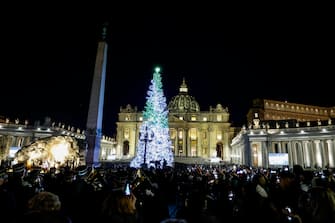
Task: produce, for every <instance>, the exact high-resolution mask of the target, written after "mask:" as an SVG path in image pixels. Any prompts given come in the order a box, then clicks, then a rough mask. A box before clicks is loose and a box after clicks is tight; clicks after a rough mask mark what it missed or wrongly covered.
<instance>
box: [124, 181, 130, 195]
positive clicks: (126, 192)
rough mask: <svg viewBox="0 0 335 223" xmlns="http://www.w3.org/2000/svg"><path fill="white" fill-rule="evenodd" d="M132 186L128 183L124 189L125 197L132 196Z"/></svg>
mask: <svg viewBox="0 0 335 223" xmlns="http://www.w3.org/2000/svg"><path fill="white" fill-rule="evenodd" d="M130 193H131V192H130V184H129V183H126V185H125V188H124V194H125V195H130Z"/></svg>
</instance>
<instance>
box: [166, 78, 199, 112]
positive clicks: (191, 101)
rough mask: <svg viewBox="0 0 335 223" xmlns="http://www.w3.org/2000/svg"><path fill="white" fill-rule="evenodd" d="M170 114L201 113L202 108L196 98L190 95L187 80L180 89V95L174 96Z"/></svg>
mask: <svg viewBox="0 0 335 223" xmlns="http://www.w3.org/2000/svg"><path fill="white" fill-rule="evenodd" d="M168 108H169V112H176V113H180V112H199V111H200V106H199V104H198V102H197V101H196V100H195V98H194V97H192V96H190V95H188V88H187V85H186V83H185V79H184V80H183V83H182V84H181V86H180V88H179V94H178V95H176V96H174V97H173V98H172V99H171V101H170V102H169V105H168Z"/></svg>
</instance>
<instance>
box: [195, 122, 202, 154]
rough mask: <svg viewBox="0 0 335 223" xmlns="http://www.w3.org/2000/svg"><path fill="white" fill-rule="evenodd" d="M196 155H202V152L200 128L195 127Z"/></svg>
mask: <svg viewBox="0 0 335 223" xmlns="http://www.w3.org/2000/svg"><path fill="white" fill-rule="evenodd" d="M196 140H197V156H200V157H202V156H203V154H202V147H201V144H202V138H201V129H199V128H197V139H196Z"/></svg>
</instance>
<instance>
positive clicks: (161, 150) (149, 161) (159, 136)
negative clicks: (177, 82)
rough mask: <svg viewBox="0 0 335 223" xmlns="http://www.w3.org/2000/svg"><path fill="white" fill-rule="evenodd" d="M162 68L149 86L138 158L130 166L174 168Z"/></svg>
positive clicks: (137, 149) (137, 153)
mask: <svg viewBox="0 0 335 223" xmlns="http://www.w3.org/2000/svg"><path fill="white" fill-rule="evenodd" d="M159 72H160V68H158V67H157V68H156V69H155V72H154V74H153V79H152V80H151V85H150V86H149V90H148V93H147V94H148V96H147V97H146V99H147V101H146V104H145V108H144V112H143V123H142V125H141V127H140V134H139V140H138V143H137V146H136V156H135V157H134V159H133V160H132V161H131V163H130V166H131V167H135V168H139V167H142V166H143V167H151V166H153V167H157V168H163V167H164V166H170V167H172V166H173V152H172V149H171V140H170V134H169V122H168V113H169V112H168V109H167V104H166V98H165V97H164V93H163V89H162V87H163V85H162V78H161V74H160V73H159Z"/></svg>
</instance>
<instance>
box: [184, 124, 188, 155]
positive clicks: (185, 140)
mask: <svg viewBox="0 0 335 223" xmlns="http://www.w3.org/2000/svg"><path fill="white" fill-rule="evenodd" d="M183 153H184V154H185V156H188V153H187V131H186V129H183Z"/></svg>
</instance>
